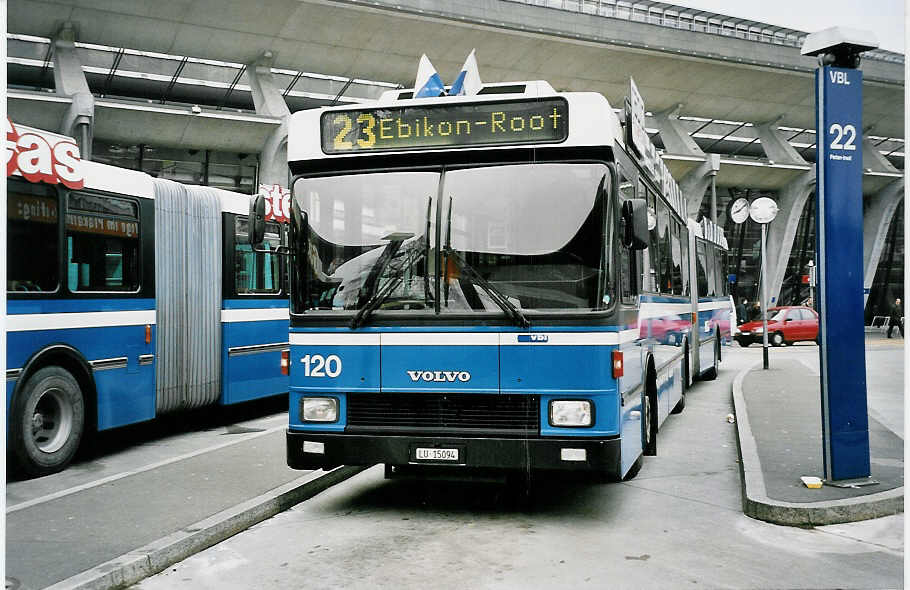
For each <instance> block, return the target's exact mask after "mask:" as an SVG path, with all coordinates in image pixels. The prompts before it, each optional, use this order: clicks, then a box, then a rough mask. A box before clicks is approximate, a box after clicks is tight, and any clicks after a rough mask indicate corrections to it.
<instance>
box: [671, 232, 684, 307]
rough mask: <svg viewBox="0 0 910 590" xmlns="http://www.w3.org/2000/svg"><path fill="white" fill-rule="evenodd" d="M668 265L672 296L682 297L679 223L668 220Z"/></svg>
mask: <svg viewBox="0 0 910 590" xmlns="http://www.w3.org/2000/svg"><path fill="white" fill-rule="evenodd" d="M670 234H671V235H670V252H671V256H670V264H671V265H672V271H671V273H670V274H671V279H670V282H671V284H672V287H673V294H674V295H683V279H682V259H681V255H682V250H681V248H680V242H679V222H678V221H676V219H670Z"/></svg>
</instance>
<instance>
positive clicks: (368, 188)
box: [294, 163, 611, 316]
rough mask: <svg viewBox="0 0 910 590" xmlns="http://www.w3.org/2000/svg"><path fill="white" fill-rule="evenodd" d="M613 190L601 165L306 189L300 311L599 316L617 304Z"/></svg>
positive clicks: (395, 177)
mask: <svg viewBox="0 0 910 590" xmlns="http://www.w3.org/2000/svg"><path fill="white" fill-rule="evenodd" d="M608 182H609V174H608V171H607V168H606V166H605V165H603V164H594V163H577V164H576V163H539V164H523V165H504V166H485V167H473V168H458V169H448V170H445V171H444V172H443V171H436V172H425V171H420V172H416V171H415V172H383V173H372V174H355V175H344V176H325V177H317V178H302V179H299V180H298V181H297V183H296V184H295V186H294V198H295V199H296V200H297V204H298V205H299V207H300V208H301V209H302V210H303V211H305V212H306V213H307V215H308V220H309V225H310V232H309V244H308V248H307V252H308V261H307V266H308V267H309V273H308V277H309V281H310V283H309V286H310V288H309V292H310V301H308V302H305V303H306V305H305V306H306V307H307V308H309V309H320V310H327V311H328V310H332V311H346V312H358V313H360V312H362V311H363V310H364V309H365V308H371V311H372V309H376V310H399V311H401V310H413V311H420V312H422V313H424V314H426V313H441V314H447V313H462V314H464V313H468V314H470V313H485V312H489V313H494V314H502V313H504V312H505V313H507V315H515V314H514V310H516V309H517V310H520V311H521V312H525V311H529V312H532V313H533V312H535V311H590V310H597V309H603V308H605V307H607V306H608V305H609V303H610V297H611V293H610V288H609V286H608V284H607V277H609V276H610V269H609V266H610V265H609V261H610V259H611V254H610V251H609V247H608V246H609V240H607V241H605V239H604V236H607V235H609V231H610V229H611V228H610V223H609V222H608V220H609V219H610V218H611V216H610V214H609V213H608V212H607V210H606V207H607V204H608V200H606V199H605V196H606V195H608V194H609V190H608V189H609V185H608ZM439 195H441V198H440V196H439ZM437 219H438V220H439V225H438V228H437ZM437 282H438V283H439V288H438V289H437V287H436V285H437ZM437 291H438V294H437ZM510 308H514V309H511V310H510ZM517 315H518V316H521V315H522V314H521V313H518V314H517Z"/></svg>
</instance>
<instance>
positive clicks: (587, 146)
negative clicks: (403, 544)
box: [251, 81, 732, 479]
mask: <svg viewBox="0 0 910 590" xmlns="http://www.w3.org/2000/svg"><path fill="white" fill-rule="evenodd" d="M412 96H413V92H412V91H409V90H404V91H397V90H396V91H392V92H388V93H386V94H385V95H383V96H382V97H381V99H380V100H379V101H377V102H376V103H374V104H369V105H359V106H358V107H356V108H351V107H331V108H324V109H319V110H313V111H303V112H298V113H295V114H294V115H293V116H292V120H291V125H290V135H289V142H288V159H289V165H290V168H291V172H292V174H293V176H294V181H293V189H292V206H291V222H290V229H289V232H290V237H289V246H290V254H291V282H292V289H291V304H290V306H291V317H290V324H291V331H290V337H289V340H290V345H291V358H290V373H291V385H290V398H289V399H290V412H289V428H288V432H287V460H288V464H289V465H290V466H291V467H293V468H297V469H311V468H318V467H323V468H327V467H330V466H334V465H339V464H349V465H367V464H374V463H384V464H385V465H386V469H387V474H389V473H396V472H399V471H406V470H407V469H408V468H409V467H412V466H425V467H427V468H428V469H430V470H432V469H435V468H438V467H439V466H457V467H458V468H461V469H464V468H472V467H476V468H485V469H497V470H509V469H514V470H522V471H524V470H536V469H555V470H580V471H589V472H595V473H597V474H599V475H601V476H603V477H606V478H608V479H620V478H625V477H632V476H634V474H635V473H637V471H638V468H639V467H640V465H641V457H642V455H647V454H653V453H655V452H656V448H657V447H656V444H657V431H658V428H659V427H660V425H661V424H662V422H663V421H664V420H665V419H666V418H667V416H668V415H669V414H670V413H671V411H672V410H674V409H676V410H681V409H682V408H683V406H684V401H685V398H684V395H685V390H686V389H687V387H688V385H689V383H690V381H691V380H692V379H693V378H697V377H699V376H701V377H704V378H712V377H714V376H715V375H716V370H717V363H718V361H719V358H720V355H719V354H712V353H711V351H712V348H711V347H717V346H719V344H720V343H721V341H722V340H724V339H727V338H728V334H727V333H726V332H727V331H728V330H729V325H730V320H729V312H730V309H731V307H732V306H731V302H730V298H729V296H724V295H723V292H724V289H723V288H722V289H720V293H718V290H717V289H714V290H713V291H711V292H708V291H707V290H706V291H705V293H704V297H701V296H700V293H699V292H698V291H697V287H698V286H699V285H698V282H699V281H700V280H701V277H702V275H705V273H706V272H707V271H706V270H705V269H704V268H701V266H699V265H703V264H708V263H710V264H712V265H716V264H717V262H718V260H717V258H716V256H715V257H712V258H711V259H710V261H709V260H708V259H707V258H705V259H704V260H703V261H699V260H698V259H697V257H696V252H697V251H699V245H698V244H708V243H710V244H711V248H712V254H713V253H714V252H715V251H716V250H714V249H720V248H722V240H721V239H718V238H722V232H720V230H719V229H718V228H716V227H715V226H713V225H712V226H711V227H712V229H711V235H710V236H706V235H705V232H704V229H703V228H705V227H708V223H707V222H705V223H700V224H695V223H694V222H690V221H688V220H687V216H686V212H685V210H684V202H685V199H683V198H682V195H681V193H680V191H679V188H678V187H677V185H676V183H675V182H674V181H673V179H672V177H671V176H670V174H669V171H668V170H667V169H666V167H665V166H664V165H663V163H662V161H661V160H660V158H659V157H658V156H657V153H656V150H654V147H653V145H650V141H647V135H646V134H645V136H644V138H645V141H647V145H642V144H641V143H640V142H639V143H638V145H637V147H635V148H634V149H633V147H632V145H633V144H632V139H631V138H630V137H627V135H631V131H630V128H631V122H630V119H631V118H632V115H633V111H634V109H633V107H632V106H631V105H629V106H627V109H626V113H627V116H626V119H627V120H626V122H625V127H626V129H625V130H624V124H623V122H621V121H620V119H619V118H618V117H617V116H616V114H615V113H614V111H613V109H612V108H611V107H610V105H609V104H608V102H607V100H606V99H605V98H604V97H603V96H601V95H599V94H595V93H582V92H578V93H576V92H570V93H559V92H556V91H554V90H553V88H552V87H551V86H550V85H549V84H547V83H546V82H541V81H535V82H518V83H509V84H492V85H486V86H484V87H483V89H482V90H481V91H480V92H479V93H478V94H477V95H475V96H457V97H455V96H448V97H440V98H418V99H415V98H412ZM642 113H643V111H642ZM640 118H642V119H643V117H640ZM253 226H254V227H258V226H257V224H255V223H254V224H253ZM694 227H698V228H702V230H701V234H700V235H699V236H697V237H695V238H693V236H692V230H693V228H694ZM256 232H258V229H255V230H254V231H253V232H251V233H253V234H254V238H253V240H254V241H255V239H256V238H255V233H256ZM693 239H695V240H696V241H695V242H693V241H692V240H693ZM710 240H713V241H710ZM711 272H712V275H711V276H712V277H713V278H715V279H716V277H718V276H722V273H721V271H719V270H717V269H716V268H715V267H712V270H711ZM705 276H707V275H705ZM694 324H697V329H693V325H694ZM690 376H691V377H690ZM425 470H426V469H424V471H425Z"/></svg>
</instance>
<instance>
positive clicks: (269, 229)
mask: <svg viewBox="0 0 910 590" xmlns="http://www.w3.org/2000/svg"><path fill="white" fill-rule="evenodd" d="M248 225H249V221H248V219H247V218H246V217H240V216H238V217H236V218H235V220H234V236H235V239H234V286H235V288H236V290H237V294H238V295H253V294H255V295H275V294H278V293H280V292H281V287H282V284H281V283H282V280H281V272H280V267H281V265H280V264H279V256H278V254H277V253H275V250H277V249H278V246H279V245H281V226H280V225H279V224H277V223H275V222H274V221H269V222H266V224H265V239H264V240H263V241H262V245H261V248H263V249H268V250H270V251H271V252H269V253H263V252H254V251H253V248H252V247H251V246H250V244H248V243H244V242H245V241H246V236H247V231H248V229H247V228H248Z"/></svg>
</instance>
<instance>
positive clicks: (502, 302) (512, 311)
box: [443, 246, 531, 328]
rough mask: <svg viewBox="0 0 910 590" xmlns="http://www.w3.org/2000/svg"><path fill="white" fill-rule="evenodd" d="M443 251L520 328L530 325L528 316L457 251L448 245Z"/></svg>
mask: <svg viewBox="0 0 910 590" xmlns="http://www.w3.org/2000/svg"><path fill="white" fill-rule="evenodd" d="M443 251H444V252H445V254H446V256H447V257H449V258H451V259H452V260H454V261H455V264H456V266H458V270H460V271H461V274H462V275H464V276H465V277H466V278H467V279H468V280H469V281H471V283H473V284H475V285H478V286H479V287H480V288H481V289H483V290H484V291H485V292H486V294H487V295H488V296H489V297H490V299H492V300H493V303H495V304H496V305H498V306H499V307H500V308H501V309H502V311H504V312H505V314H506V315H507V316H509V318H511V320H512V321H513V322H514V323H515V324H516V325H518V326H521V327H522V328H528V327H530V326H531V322H530V321H528V318H526V317H525V315H524V314H523V313H521V310H520V309H518V308H517V307H515V304H514V303H512V302H511V301H509V299H508V297H506V296H505V295H504V294H503V293H502V291H500V290H499V289H497V288H496V287H494V286H493V285H492V283H490V282H489V281H487V280H486V279H485V278H483V277H482V276H480V275H479V274H478V273H477V271H476V270H474V267H472V266H471V265H470V264H468V262H467V261H466V260H465V259H464V258H462V257H461V255H460V254H459V253H458V252H456V251H455V250H453V249H452V248H451V247H450V246H446V247H445V249H444V250H443Z"/></svg>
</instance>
